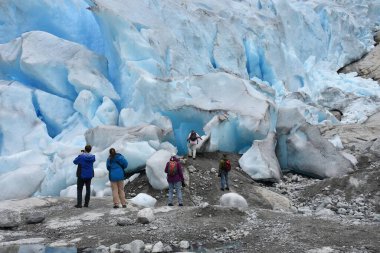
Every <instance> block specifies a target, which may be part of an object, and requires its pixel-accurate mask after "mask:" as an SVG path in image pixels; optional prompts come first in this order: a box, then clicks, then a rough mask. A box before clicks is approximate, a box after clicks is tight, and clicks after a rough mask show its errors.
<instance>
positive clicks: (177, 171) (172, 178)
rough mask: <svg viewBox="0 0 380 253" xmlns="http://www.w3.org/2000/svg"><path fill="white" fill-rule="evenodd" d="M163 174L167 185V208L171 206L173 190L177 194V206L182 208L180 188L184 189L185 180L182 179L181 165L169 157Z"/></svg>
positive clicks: (175, 159) (173, 157)
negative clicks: (165, 176)
mask: <svg viewBox="0 0 380 253" xmlns="http://www.w3.org/2000/svg"><path fill="white" fill-rule="evenodd" d="M165 173H166V174H167V180H168V183H169V199H168V206H173V190H174V188H175V189H176V193H177V198H178V205H179V206H183V202H182V189H181V188H182V187H185V179H184V178H183V172H182V167H181V163H180V162H179V160H178V159H177V158H176V157H175V156H172V157H170V161H169V162H167V163H166V167H165Z"/></svg>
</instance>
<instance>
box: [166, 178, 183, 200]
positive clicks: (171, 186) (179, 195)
mask: <svg viewBox="0 0 380 253" xmlns="http://www.w3.org/2000/svg"><path fill="white" fill-rule="evenodd" d="M181 187H182V182H181V181H180V182H177V183H169V200H168V202H169V204H173V190H174V188H175V190H176V193H177V198H178V204H182V189H181Z"/></svg>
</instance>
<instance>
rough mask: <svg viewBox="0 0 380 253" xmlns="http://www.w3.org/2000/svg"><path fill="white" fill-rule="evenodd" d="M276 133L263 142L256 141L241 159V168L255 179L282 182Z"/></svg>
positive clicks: (269, 135)
mask: <svg viewBox="0 0 380 253" xmlns="http://www.w3.org/2000/svg"><path fill="white" fill-rule="evenodd" d="M275 142H276V140H275V133H273V132H271V133H270V134H268V136H267V138H266V139H265V140H262V141H254V142H253V145H252V147H251V148H250V149H249V150H248V151H247V152H245V153H244V155H243V156H242V157H241V158H240V160H239V164H240V167H241V168H242V169H243V170H244V171H245V172H246V173H247V174H248V175H249V176H251V177H252V178H253V179H255V180H264V181H275V182H278V181H280V180H281V168H280V165H279V163H278V160H277V157H276V154H275V146H276V145H275Z"/></svg>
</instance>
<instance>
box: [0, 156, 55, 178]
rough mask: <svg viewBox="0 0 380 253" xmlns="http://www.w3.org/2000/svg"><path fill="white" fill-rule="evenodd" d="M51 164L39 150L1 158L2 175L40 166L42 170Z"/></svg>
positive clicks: (0, 172) (0, 169) (0, 168)
mask: <svg viewBox="0 0 380 253" xmlns="http://www.w3.org/2000/svg"><path fill="white" fill-rule="evenodd" d="M49 163H50V161H49V159H48V157H47V156H46V155H44V154H43V153H41V152H40V151H37V150H27V151H24V152H20V153H16V154H13V155H9V156H1V157H0V164H1V167H0V174H4V173H7V172H10V171H12V170H15V169H18V168H20V167H26V166H30V165H38V166H40V167H42V168H44V167H47V166H48V164H49Z"/></svg>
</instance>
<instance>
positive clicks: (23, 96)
mask: <svg viewBox="0 0 380 253" xmlns="http://www.w3.org/2000/svg"><path fill="white" fill-rule="evenodd" d="M0 108H1V110H0V155H10V154H15V153H18V152H22V151H24V150H31V149H36V150H42V149H44V148H45V147H46V146H47V144H48V143H49V142H51V141H52V140H51V138H50V137H49V135H48V133H47V129H46V126H45V124H43V122H41V120H40V119H39V118H38V115H37V113H36V111H35V108H34V104H33V94H32V91H31V90H30V89H29V88H26V87H25V86H23V85H21V84H20V83H18V82H7V81H0Z"/></svg>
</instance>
